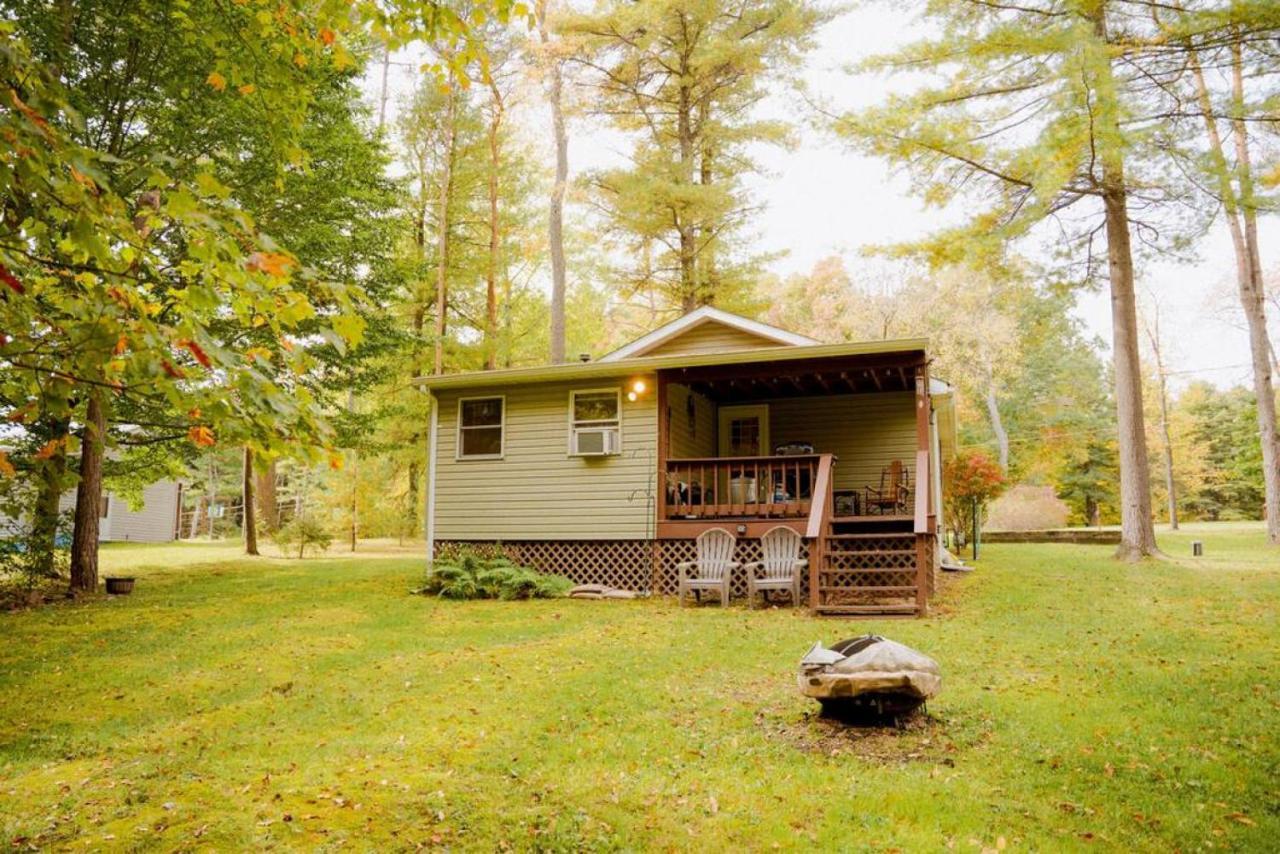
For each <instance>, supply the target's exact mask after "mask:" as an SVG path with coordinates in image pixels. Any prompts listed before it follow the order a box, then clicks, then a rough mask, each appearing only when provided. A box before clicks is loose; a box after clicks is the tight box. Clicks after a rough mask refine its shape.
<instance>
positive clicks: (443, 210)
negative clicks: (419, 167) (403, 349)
mask: <svg viewBox="0 0 1280 854" xmlns="http://www.w3.org/2000/svg"><path fill="white" fill-rule="evenodd" d="M448 85H449V96H448V98H447V99H446V100H445V112H444V115H445V136H446V138H447V143H446V147H445V152H444V158H443V161H442V164H441V175H440V199H439V214H438V215H439V222H438V223H437V224H436V226H437V228H436V251H437V253H438V258H437V266H436V340H435V366H434V373H437V374H443V373H444V336H445V332H446V331H448V328H449V324H448V318H447V312H448V307H449V198H450V196H452V195H453V159H454V153H455V150H456V149H457V147H458V127H457V122H456V112H457V100H458V95H457V91H456V88H455V85H454V80H453V75H452V74H450V76H449V84H448Z"/></svg>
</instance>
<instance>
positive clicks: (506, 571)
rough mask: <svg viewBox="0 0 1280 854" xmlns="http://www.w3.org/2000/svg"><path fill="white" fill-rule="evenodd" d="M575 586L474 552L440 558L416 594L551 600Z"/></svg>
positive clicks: (448, 597)
mask: <svg viewBox="0 0 1280 854" xmlns="http://www.w3.org/2000/svg"><path fill="white" fill-rule="evenodd" d="M571 587H573V582H572V581H571V580H570V579H568V578H565V577H564V576H562V575H544V574H542V573H540V572H537V571H536V570H533V569H530V568H529V567H525V566H518V565H517V564H515V563H513V562H512V561H511V559H510V558H507V557H505V556H499V557H494V558H484V557H481V556H480V555H478V554H476V553H474V552H471V551H463V552H459V553H458V554H456V555H454V556H452V557H448V558H441V559H439V560H436V561H434V562H432V564H431V566H430V568H428V569H427V573H426V576H425V577H424V579H423V583H422V586H421V587H419V588H417V589H415V590H414V591H412V592H414V593H417V594H421V595H424V596H438V597H440V598H441V599H502V600H505V601H510V600H515V599H552V598H555V597H558V596H563V595H565V594H566V593H568V592H569V589H570V588H571Z"/></svg>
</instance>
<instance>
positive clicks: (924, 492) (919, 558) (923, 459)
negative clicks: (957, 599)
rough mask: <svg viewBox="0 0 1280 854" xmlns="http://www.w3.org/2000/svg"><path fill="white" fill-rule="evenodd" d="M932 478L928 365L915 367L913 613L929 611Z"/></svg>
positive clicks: (921, 613) (922, 614)
mask: <svg viewBox="0 0 1280 854" xmlns="http://www.w3.org/2000/svg"><path fill="white" fill-rule="evenodd" d="M932 490H933V477H932V475H931V473H930V470H929V364H928V363H927V362H926V363H924V364H921V365H920V366H919V367H917V368H916V496H915V498H916V500H915V525H914V530H915V535H916V614H917V615H918V616H921V617H923V616H925V614H927V613H928V612H929V575H928V573H929V568H930V567H929V563H930V562H929V553H928V544H927V538H928V537H929V527H930V526H929V516H930V507H931V501H930V497H931V495H930V494H931V492H932Z"/></svg>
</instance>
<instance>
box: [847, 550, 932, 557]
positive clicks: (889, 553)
mask: <svg viewBox="0 0 1280 854" xmlns="http://www.w3.org/2000/svg"><path fill="white" fill-rule="evenodd" d="M826 553H827V554H829V555H877V556H891V557H906V556H907V555H911V556H915V553H916V550H915V549H827V552H826Z"/></svg>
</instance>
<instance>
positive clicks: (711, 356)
mask: <svg viewBox="0 0 1280 854" xmlns="http://www.w3.org/2000/svg"><path fill="white" fill-rule="evenodd" d="M928 345H929V341H928V339H927V338H902V339H894V340H887V341H853V342H846V343H841V344H805V345H793V346H783V347H762V348H756V349H751V350H735V351H730V352H724V353H689V354H677V355H670V356H648V357H638V358H633V359H615V360H613V361H607V362H606V361H598V360H597V361H591V362H566V363H564V364H560V365H538V366H535V367H529V368H505V369H500V370H493V371H466V372H463V373H457V374H440V375H438V376H422V377H418V378H417V379H415V380H414V383H415V384H416V385H418V386H419V387H421V388H425V389H427V390H429V391H435V390H437V389H449V388H454V389H456V388H486V387H492V386H510V385H519V384H523V383H540V382H553V381H556V380H577V379H589V378H592V377H616V376H627V375H631V374H649V373H653V372H655V371H660V370H666V369H671V368H696V367H711V366H716V365H748V364H750V365H759V364H761V363H768V362H796V361H808V360H817V359H839V358H843V357H850V356H899V357H902V356H918V357H919V358H921V359H923V358H926V353H927V350H928ZM944 388H945V391H944V390H943V389H937V390H934V391H933V393H934V394H946V393H948V392H949V391H950V389H949V388H947V387H945V385H944Z"/></svg>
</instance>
